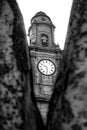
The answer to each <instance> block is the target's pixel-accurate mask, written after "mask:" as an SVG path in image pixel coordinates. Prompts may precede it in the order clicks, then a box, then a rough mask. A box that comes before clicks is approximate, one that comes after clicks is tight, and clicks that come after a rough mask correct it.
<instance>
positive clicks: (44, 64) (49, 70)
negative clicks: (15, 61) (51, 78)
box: [38, 59, 55, 75]
mask: <svg viewBox="0 0 87 130" xmlns="http://www.w3.org/2000/svg"><path fill="white" fill-rule="evenodd" d="M38 69H39V71H40V72H41V73H42V74H45V75H52V74H53V73H54V72H55V64H54V63H53V62H52V61H51V60H49V59H44V60H41V61H40V62H39V63H38Z"/></svg>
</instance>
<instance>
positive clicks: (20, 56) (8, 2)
mask: <svg viewBox="0 0 87 130" xmlns="http://www.w3.org/2000/svg"><path fill="white" fill-rule="evenodd" d="M30 69H31V68H30V61H29V55H28V46H27V41H26V33H25V29H24V24H23V18H22V15H21V12H20V9H19V7H18V5H17V3H16V1H15V0H0V130H42V129H43V124H42V120H41V118H40V114H39V112H38V110H37V108H36V107H35V103H34V99H33V93H32V89H31V88H32V84H31V79H30V77H31V70H30Z"/></svg>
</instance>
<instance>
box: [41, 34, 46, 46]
mask: <svg viewBox="0 0 87 130" xmlns="http://www.w3.org/2000/svg"><path fill="white" fill-rule="evenodd" d="M41 43H42V46H44V47H47V46H48V35H46V34H41Z"/></svg>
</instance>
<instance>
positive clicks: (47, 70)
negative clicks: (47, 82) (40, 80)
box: [41, 63, 48, 74]
mask: <svg viewBox="0 0 87 130" xmlns="http://www.w3.org/2000/svg"><path fill="white" fill-rule="evenodd" d="M41 65H43V66H44V67H45V68H46V74H47V72H48V67H47V66H46V65H44V64H42V63H41Z"/></svg>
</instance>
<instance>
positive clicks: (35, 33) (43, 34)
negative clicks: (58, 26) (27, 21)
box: [28, 11, 55, 48]
mask: <svg viewBox="0 0 87 130" xmlns="http://www.w3.org/2000/svg"><path fill="white" fill-rule="evenodd" d="M54 28H55V26H54V25H53V23H52V21H51V19H50V17H49V16H47V15H46V14H45V13H44V12H41V11H40V12H38V13H36V14H35V16H34V17H33V18H32V19H31V27H30V28H29V32H28V33H29V37H30V45H31V46H39V47H45V48H46V47H53V46H55V44H54Z"/></svg>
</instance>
